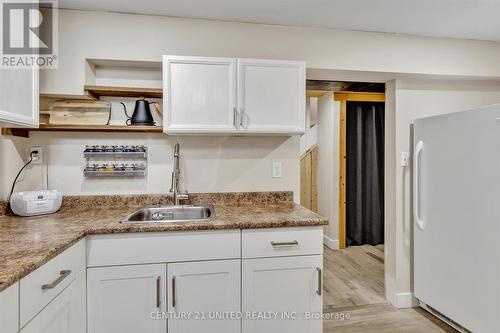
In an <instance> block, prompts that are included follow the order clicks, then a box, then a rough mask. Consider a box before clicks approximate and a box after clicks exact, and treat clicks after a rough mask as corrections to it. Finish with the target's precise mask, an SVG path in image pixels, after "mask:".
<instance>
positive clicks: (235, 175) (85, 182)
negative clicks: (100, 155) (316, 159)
mask: <svg viewBox="0 0 500 333" xmlns="http://www.w3.org/2000/svg"><path fill="white" fill-rule="evenodd" d="M31 136H32V138H31V139H30V141H31V145H41V146H42V147H43V149H44V158H45V162H46V163H47V166H48V168H47V169H48V187H49V188H55V189H58V190H60V191H62V192H63V194H117V193H166V192H168V190H169V188H170V180H171V178H170V176H171V172H172V161H173V157H172V149H173V145H174V144H175V143H176V142H179V143H180V144H181V173H182V183H181V184H182V186H183V189H187V190H188V191H190V192H229V191H272V190H291V191H294V192H295V193H294V195H295V196H296V200H298V195H299V191H298V189H299V180H300V166H299V143H298V141H299V138H298V137H297V136H294V137H218V136H212V137H196V136H184V137H171V136H166V135H163V134H149V135H148V134H137V133H135V134H126V135H123V134H105V133H102V134H86V133H57V134H55V133H46V132H45V133H42V132H36V133H32V135H31ZM87 144H89V145H94V144H105V145H110V144H128V145H133V144H145V145H146V146H147V147H148V149H149V156H148V175H147V177H146V178H145V179H106V180H103V179H86V178H84V177H83V172H82V171H83V168H84V166H85V160H84V158H83V153H82V152H83V149H84V147H85V145H87ZM273 161H280V162H282V165H283V168H282V178H272V162H273ZM33 169H34V172H33V174H34V175H35V177H37V179H38V181H39V183H38V184H40V186H41V184H42V183H41V182H42V180H43V178H44V176H42V177H40V174H41V173H43V171H42V170H40V169H41V167H38V166H37V167H34V168H33Z"/></svg>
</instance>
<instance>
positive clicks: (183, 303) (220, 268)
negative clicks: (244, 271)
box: [167, 260, 241, 333]
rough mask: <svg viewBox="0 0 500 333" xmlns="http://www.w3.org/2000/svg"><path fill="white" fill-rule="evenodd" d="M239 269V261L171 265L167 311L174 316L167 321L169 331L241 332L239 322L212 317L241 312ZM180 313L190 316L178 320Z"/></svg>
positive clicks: (169, 268) (171, 332) (179, 332)
mask: <svg viewBox="0 0 500 333" xmlns="http://www.w3.org/2000/svg"><path fill="white" fill-rule="evenodd" d="M240 270H241V261H240V260H221V261H204V262H187V263H174V264H168V265H167V271H168V281H169V286H168V294H169V300H168V308H169V313H173V314H174V316H175V317H174V319H170V320H169V321H168V332H169V333H194V332H204V333H238V332H240V331H241V321H240V320H239V319H227V320H215V319H214V317H212V316H215V315H219V314H223V313H229V312H232V313H237V312H239V311H240V295H241V288H240V284H241V279H240ZM180 314H187V315H189V316H190V317H189V318H188V319H186V318H180V317H179V318H177V316H178V315H180ZM217 319H219V318H217Z"/></svg>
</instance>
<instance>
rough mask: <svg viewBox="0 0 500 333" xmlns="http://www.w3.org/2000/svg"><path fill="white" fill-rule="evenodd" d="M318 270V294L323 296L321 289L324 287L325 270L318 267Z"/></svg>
mask: <svg viewBox="0 0 500 333" xmlns="http://www.w3.org/2000/svg"><path fill="white" fill-rule="evenodd" d="M316 271H317V272H318V289H317V290H316V294H318V295H319V296H321V291H322V289H323V271H322V270H321V268H319V267H318V268H316Z"/></svg>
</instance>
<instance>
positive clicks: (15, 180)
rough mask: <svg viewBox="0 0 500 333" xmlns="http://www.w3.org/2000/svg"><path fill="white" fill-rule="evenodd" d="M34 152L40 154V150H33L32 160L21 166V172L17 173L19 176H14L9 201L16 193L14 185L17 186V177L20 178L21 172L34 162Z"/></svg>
mask: <svg viewBox="0 0 500 333" xmlns="http://www.w3.org/2000/svg"><path fill="white" fill-rule="evenodd" d="M34 154H38V150H33V151H32V152H31V153H30V160H29V161H28V162H27V163H26V164H25V165H23V167H22V168H21V170H19V172H18V173H17V176H16V178H14V182H13V183H12V187H11V189H10V194H9V197H8V198H7V202H10V197H11V196H12V193H14V187H15V186H16V182H17V178H19V176H20V175H21V172H23V170H24V169H25V168H26V167H27V166H28V165H30V164H31V162H33V155H34Z"/></svg>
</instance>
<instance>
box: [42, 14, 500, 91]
mask: <svg viewBox="0 0 500 333" xmlns="http://www.w3.org/2000/svg"><path fill="white" fill-rule="evenodd" d="M162 54H179V55H204V56H228V57H255V58H281V59H290V58H292V59H300V60H305V61H307V67H308V68H309V69H313V68H320V69H335V70H347V71H374V72H385V73H415V74H430V75H438V74H439V75H459V76H478V77H479V76H484V77H490V78H491V77H497V78H498V77H500V43H494V42H484V41H471V40H458V39H442V38H424V37H413V36H407V35H397V34H382V33H367V32H355V31H342V30H328V29H315V28H304V27H283V26H273V25H264V24H247V23H233V22H219V21H209V20H195V19H181V18H168V17H159V16H152V15H129V14H118V13H105V12H85V11H69V10H60V11H59V57H58V59H59V70H57V71H54V70H48V71H46V72H45V73H42V75H41V88H42V92H52V93H54V92H59V93H68V94H78V93H80V94H81V93H82V92H83V89H82V85H83V82H84V76H85V65H84V59H85V58H92V59H123V60H144V61H160V59H161V58H160V56H161V55H162Z"/></svg>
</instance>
